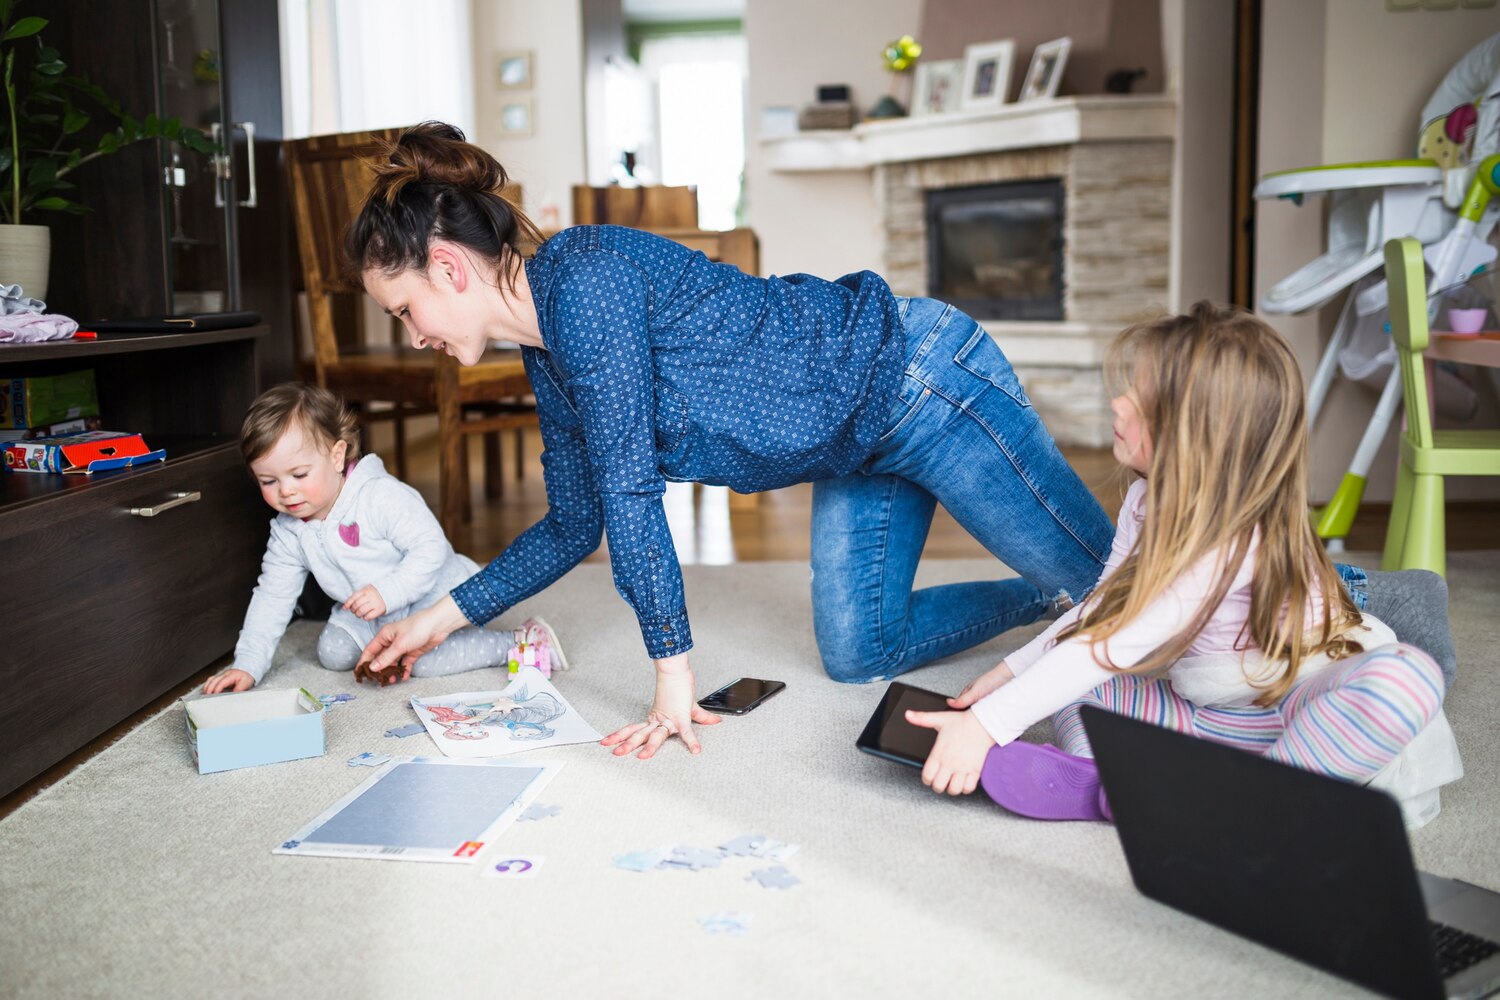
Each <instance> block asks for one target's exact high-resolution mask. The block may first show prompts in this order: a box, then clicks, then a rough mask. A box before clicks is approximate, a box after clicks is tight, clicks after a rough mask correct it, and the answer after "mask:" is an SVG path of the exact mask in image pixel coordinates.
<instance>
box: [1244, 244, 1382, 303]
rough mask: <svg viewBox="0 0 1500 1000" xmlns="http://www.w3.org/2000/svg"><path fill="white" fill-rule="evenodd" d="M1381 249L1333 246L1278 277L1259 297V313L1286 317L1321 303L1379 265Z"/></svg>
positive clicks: (1357, 245)
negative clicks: (1367, 249)
mask: <svg viewBox="0 0 1500 1000" xmlns="http://www.w3.org/2000/svg"><path fill="white" fill-rule="evenodd" d="M1383 254H1384V251H1383V250H1381V249H1378V248H1377V249H1375V250H1372V251H1370V252H1368V253H1367V252H1366V251H1365V248H1364V246H1363V244H1358V243H1349V244H1345V245H1344V246H1340V247H1334V248H1332V249H1331V250H1329V251H1328V252H1327V253H1325V254H1323V255H1322V256H1320V257H1315V258H1313V259H1312V260H1310V261H1308V262H1307V263H1306V264H1303V265H1302V266H1301V267H1299V268H1297V270H1295V271H1293V272H1292V273H1291V274H1289V275H1287V276H1286V277H1285V278H1282V279H1281V280H1280V281H1278V282H1276V284H1274V285H1272V286H1271V287H1270V288H1269V289H1267V290H1266V293H1265V294H1264V295H1262V296H1261V297H1260V308H1261V311H1262V312H1267V313H1271V314H1273V315H1280V316H1286V315H1290V314H1292V313H1300V312H1305V311H1307V310H1308V309H1312V308H1314V307H1316V306H1320V305H1322V304H1323V303H1324V302H1327V301H1328V300H1329V299H1331V298H1333V297H1334V296H1335V295H1337V294H1338V293H1339V292H1341V291H1343V290H1344V289H1346V288H1348V287H1349V286H1350V285H1352V284H1354V283H1355V282H1356V281H1358V280H1359V279H1360V278H1363V277H1364V276H1365V275H1367V274H1369V273H1370V272H1371V271H1374V270H1375V269H1376V268H1377V267H1379V266H1380V265H1381V262H1382V256H1383Z"/></svg>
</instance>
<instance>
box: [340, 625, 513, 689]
mask: <svg viewBox="0 0 1500 1000" xmlns="http://www.w3.org/2000/svg"><path fill="white" fill-rule="evenodd" d="M510 647H511V634H510V633H509V632H492V631H490V630H489V629H487V628H477V627H475V626H472V625H471V626H469V627H468V628H461V629H459V630H458V631H457V632H454V633H453V634H452V635H450V636H448V638H446V639H444V640H443V642H442V645H440V646H438V648H437V649H434V650H433V651H432V652H430V653H427V654H426V655H424V656H422V657H421V658H420V659H418V660H417V662H416V663H415V664H413V665H412V669H411V673H412V676H413V677H443V676H446V675H448V674H459V673H463V672H464V671H465V670H479V669H480V668H482V667H496V666H499V665H500V664H502V663H504V662H505V654H506V651H507V650H509V649H510ZM362 652H364V648H363V647H362V646H361V645H360V644H359V641H358V640H357V639H355V638H354V636H352V635H350V634H349V633H348V632H346V631H345V630H344V629H342V628H340V627H339V626H338V625H336V624H334V623H333V622H329V623H328V624H327V625H325V626H323V634H322V635H320V636H318V662H319V663H321V664H323V666H325V667H327V668H328V669H329V670H353V669H354V665H355V664H356V663H358V662H359V654H360V653H362Z"/></svg>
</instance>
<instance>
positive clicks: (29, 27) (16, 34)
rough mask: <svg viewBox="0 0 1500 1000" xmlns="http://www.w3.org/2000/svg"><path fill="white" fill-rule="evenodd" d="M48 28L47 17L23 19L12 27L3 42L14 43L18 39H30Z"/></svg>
mask: <svg viewBox="0 0 1500 1000" xmlns="http://www.w3.org/2000/svg"><path fill="white" fill-rule="evenodd" d="M46 26H47V19H46V18H45V17H23V18H21V19H20V20H19V21H17V22H16V23H15V24H12V25H11V26H10V30H9V31H7V32H6V33H5V35H4V37H3V39H0V40H3V41H7V42H9V41H12V40H13V39H17V38H29V37H31V36H32V35H34V34H36V33H37V32H38V31H41V30H42V29H43V28H45V27H46Z"/></svg>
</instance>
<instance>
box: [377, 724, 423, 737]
mask: <svg viewBox="0 0 1500 1000" xmlns="http://www.w3.org/2000/svg"><path fill="white" fill-rule="evenodd" d="M425 732H427V727H426V726H424V725H422V724H421V723H420V722H413V723H412V724H411V725H409V726H397V727H396V728H395V729H387V730H386V731H385V734H386V735H387V736H400V737H403V738H404V737H407V736H415V735H417V734H418V733H425Z"/></svg>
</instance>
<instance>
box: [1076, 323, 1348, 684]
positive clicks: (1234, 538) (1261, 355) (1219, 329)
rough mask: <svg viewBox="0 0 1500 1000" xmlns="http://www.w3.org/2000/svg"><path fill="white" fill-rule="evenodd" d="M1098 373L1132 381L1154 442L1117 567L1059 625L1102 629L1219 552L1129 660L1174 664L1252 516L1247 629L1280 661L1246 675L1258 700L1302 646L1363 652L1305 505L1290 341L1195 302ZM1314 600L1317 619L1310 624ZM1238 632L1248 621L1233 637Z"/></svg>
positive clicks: (1299, 403) (1238, 551)
mask: <svg viewBox="0 0 1500 1000" xmlns="http://www.w3.org/2000/svg"><path fill="white" fill-rule="evenodd" d="M1106 373H1107V377H1108V378H1109V380H1110V381H1111V383H1113V385H1112V388H1114V389H1116V390H1117V391H1123V390H1124V389H1127V388H1133V389H1134V390H1135V392H1136V395H1137V397H1138V403H1139V406H1140V410H1141V417H1142V420H1143V423H1144V425H1145V427H1146V429H1147V432H1148V433H1149V434H1150V437H1151V442H1152V445H1153V447H1154V453H1153V454H1152V456H1151V464H1150V471H1149V472H1148V473H1147V475H1146V503H1145V510H1146V516H1145V523H1144V524H1143V525H1142V527H1141V533H1140V536H1139V537H1138V538H1137V539H1136V543H1135V546H1134V548H1133V549H1132V550H1131V552H1130V554H1129V555H1128V556H1127V557H1126V559H1125V561H1124V563H1123V564H1122V565H1121V566H1120V568H1119V569H1118V571H1116V572H1115V573H1114V574H1112V575H1111V576H1110V577H1109V578H1108V579H1107V580H1105V581H1103V582H1102V583H1101V584H1100V585H1099V587H1098V589H1097V590H1096V591H1095V592H1094V593H1093V594H1091V595H1090V596H1089V599H1088V601H1087V602H1086V603H1085V605H1084V611H1083V614H1082V616H1081V617H1080V619H1079V620H1078V621H1077V622H1075V623H1074V624H1073V625H1072V626H1070V627H1069V628H1067V629H1064V630H1063V631H1062V632H1061V633H1059V636H1058V638H1059V639H1062V638H1065V637H1067V636H1068V635H1081V636H1085V637H1087V638H1088V639H1089V640H1090V642H1092V643H1095V644H1097V643H1100V642H1102V641H1104V640H1106V639H1108V638H1109V637H1110V636H1112V635H1114V634H1115V633H1117V632H1119V631H1120V630H1121V629H1122V628H1124V627H1125V626H1126V625H1127V624H1129V623H1130V622H1131V621H1133V620H1134V619H1136V618H1137V617H1139V616H1140V614H1141V612H1142V611H1143V610H1144V609H1145V608H1146V607H1147V606H1148V605H1150V604H1151V602H1152V601H1154V600H1156V599H1157V598H1158V597H1160V596H1161V595H1162V593H1163V592H1164V591H1165V590H1166V589H1167V588H1168V587H1169V586H1171V584H1172V583H1173V582H1174V581H1175V580H1177V579H1178V578H1179V577H1181V576H1182V575H1183V574H1184V573H1186V572H1187V571H1188V569H1189V568H1191V567H1192V566H1193V565H1194V564H1196V563H1197V562H1198V561H1199V560H1201V559H1203V558H1204V557H1205V556H1208V555H1210V554H1211V553H1214V552H1216V551H1217V552H1218V560H1217V566H1216V569H1215V573H1214V577H1213V582H1212V585H1211V586H1210V589H1209V595H1208V600H1207V601H1205V602H1204V604H1203V608H1202V610H1200V611H1199V612H1198V614H1197V615H1196V616H1195V617H1194V618H1193V620H1192V621H1191V622H1189V623H1188V625H1187V627H1186V628H1184V629H1183V630H1182V631H1181V632H1180V633H1178V634H1177V635H1175V636H1173V637H1172V638H1170V639H1168V640H1167V641H1166V642H1165V643H1163V644H1162V645H1161V646H1159V647H1158V648H1157V649H1156V650H1154V651H1153V652H1152V653H1151V654H1150V655H1149V656H1147V657H1146V658H1145V659H1144V660H1142V661H1141V662H1140V663H1138V664H1136V665H1135V666H1133V667H1131V668H1129V671H1130V672H1132V673H1135V672H1141V673H1144V672H1150V671H1155V670H1158V669H1161V668H1162V667H1165V666H1168V665H1169V664H1171V663H1172V662H1174V661H1175V660H1177V659H1179V658H1180V657H1181V656H1183V655H1184V654H1185V653H1186V652H1187V649H1188V647H1189V646H1190V645H1191V643H1192V641H1193V639H1194V638H1195V637H1196V636H1197V635H1198V633H1199V632H1201V631H1202V630H1203V628H1204V626H1205V625H1207V623H1208V620H1209V618H1210V617H1211V616H1212V615H1213V613H1214V612H1215V611H1216V610H1217V609H1218V606H1219V605H1220V603H1222V602H1223V600H1224V596H1225V594H1226V593H1227V592H1228V590H1229V586H1230V584H1231V583H1232V582H1233V580H1234V576H1235V574H1236V573H1237V572H1238V571H1239V569H1240V566H1241V565H1242V564H1243V562H1244V560H1245V557H1246V555H1247V554H1248V552H1249V547H1250V542H1251V539H1252V537H1253V535H1254V532H1255V529H1256V528H1259V529H1260V545H1259V549H1258V551H1257V554H1256V564H1255V575H1254V579H1253V581H1252V583H1251V587H1250V591H1251V598H1250V617H1249V620H1248V621H1247V622H1246V626H1245V630H1246V631H1247V632H1248V633H1249V635H1248V639H1249V640H1250V641H1252V642H1253V643H1254V645H1255V646H1258V647H1259V648H1260V650H1261V651H1262V652H1263V653H1264V655H1265V658H1266V661H1267V662H1268V663H1277V662H1280V663H1284V664H1285V669H1284V670H1281V671H1280V672H1279V673H1276V674H1273V675H1272V676H1270V677H1263V676H1262V677H1254V678H1251V682H1252V683H1253V684H1254V685H1255V686H1256V687H1258V688H1260V690H1261V695H1260V697H1259V698H1258V699H1257V700H1256V704H1259V705H1272V704H1275V703H1276V702H1278V701H1280V700H1281V699H1282V698H1283V697H1284V696H1285V695H1286V693H1287V691H1288V690H1290V688H1291V686H1292V685H1293V684H1294V683H1296V680H1297V671H1298V669H1299V668H1300V667H1301V665H1302V663H1303V662H1304V661H1305V660H1306V659H1307V658H1308V657H1309V656H1312V655H1315V654H1319V653H1327V654H1330V655H1332V656H1334V657H1341V656H1347V655H1349V654H1350V653H1354V652H1358V651H1360V649H1361V647H1360V645H1359V643H1357V642H1355V641H1354V640H1352V639H1350V638H1348V635H1349V633H1350V630H1351V629H1352V628H1354V626H1356V625H1358V624H1359V622H1360V617H1359V612H1358V611H1357V610H1356V609H1355V607H1354V603H1353V601H1352V600H1351V599H1350V597H1349V595H1348V594H1347V593H1345V591H1344V587H1343V584H1342V581H1341V580H1340V579H1339V575H1338V571H1337V570H1336V569H1334V566H1333V562H1332V560H1330V559H1329V558H1328V554H1327V552H1325V551H1324V549H1323V546H1322V544H1321V543H1320V541H1319V540H1318V538H1317V536H1316V535H1315V534H1314V532H1313V529H1312V525H1311V522H1310V521H1309V518H1308V511H1307V465H1308V444H1307V410H1306V407H1305V405H1304V402H1303V386H1302V371H1301V369H1300V368H1299V367H1298V365H1297V359H1296V357H1295V356H1294V355H1293V354H1292V350H1291V347H1290V346H1289V345H1288V344H1287V343H1286V341H1285V340H1283V339H1282V337H1281V336H1280V335H1279V334H1278V333H1277V332H1276V331H1275V330H1273V329H1272V328H1271V327H1270V326H1268V325H1267V324H1266V323H1264V322H1263V321H1261V320H1260V319H1258V318H1257V317H1255V316H1253V315H1251V314H1249V313H1246V312H1243V311H1240V310H1236V309H1231V308H1221V307H1216V306H1214V305H1213V304H1212V303H1209V302H1199V303H1197V304H1196V305H1194V306H1193V307H1192V309H1191V311H1189V313H1188V314H1187V315H1185V316H1168V317H1164V318H1161V319H1157V320H1151V321H1147V322H1143V323H1138V324H1136V325H1134V326H1132V327H1130V328H1128V329H1126V330H1125V331H1123V332H1122V333H1121V334H1120V335H1119V336H1118V337H1117V338H1116V339H1115V341H1114V343H1113V344H1112V345H1111V346H1110V350H1109V354H1108V357H1107V360H1106ZM1310 602H1312V606H1314V607H1315V608H1318V609H1319V610H1320V611H1321V612H1322V614H1321V618H1322V621H1321V623H1320V624H1319V626H1318V627H1317V628H1316V629H1314V630H1313V631H1312V632H1310V633H1307V632H1304V624H1305V622H1304V618H1305V615H1306V609H1307V608H1308V607H1309V603H1310ZM1246 638H1247V637H1246V636H1245V635H1244V634H1243V633H1242V634H1241V637H1240V642H1241V643H1242V644H1243V643H1245V640H1246ZM1095 655H1096V656H1098V655H1099V654H1098V652H1097V650H1096V654H1095ZM1102 665H1104V666H1106V667H1109V668H1110V669H1119V668H1116V667H1114V665H1113V664H1110V663H1103V664H1102Z"/></svg>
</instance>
